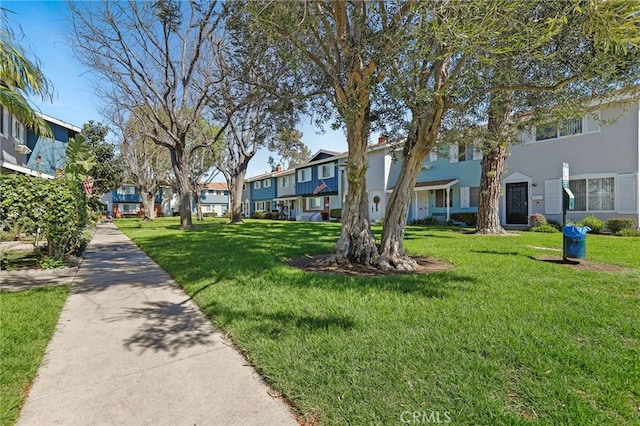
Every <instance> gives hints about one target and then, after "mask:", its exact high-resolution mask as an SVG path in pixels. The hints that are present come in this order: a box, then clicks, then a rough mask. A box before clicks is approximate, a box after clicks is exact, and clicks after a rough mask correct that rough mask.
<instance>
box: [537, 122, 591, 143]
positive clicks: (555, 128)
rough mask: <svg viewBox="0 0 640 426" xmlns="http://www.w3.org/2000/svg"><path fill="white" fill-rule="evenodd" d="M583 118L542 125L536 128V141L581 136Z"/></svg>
mask: <svg viewBox="0 0 640 426" xmlns="http://www.w3.org/2000/svg"><path fill="white" fill-rule="evenodd" d="M582 121H583V120H582V118H571V119H568V120H560V121H558V122H556V123H547V124H542V125H540V126H537V127H536V141H544V140H547V139H556V138H561V137H565V136H573V135H579V134H581V133H583V131H582V127H583V126H582V124H583V123H582Z"/></svg>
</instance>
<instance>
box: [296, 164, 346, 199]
mask: <svg viewBox="0 0 640 426" xmlns="http://www.w3.org/2000/svg"><path fill="white" fill-rule="evenodd" d="M326 164H329V165H331V167H332V168H333V176H332V177H329V178H320V177H319V175H318V168H319V167H321V166H322V165H326ZM302 169H311V179H310V180H309V181H306V182H301V181H300V170H302ZM321 181H322V182H324V184H325V185H326V186H327V188H324V189H322V191H321V192H320V193H319V194H323V195H326V194H334V193H335V194H337V193H338V182H339V180H338V167H337V163H336V160H333V161H331V162H326V163H321V164H314V165H303V166H300V167H297V168H296V195H319V194H314V192H315V191H316V189H317V188H318V186H319V185H321V184H322V182H321Z"/></svg>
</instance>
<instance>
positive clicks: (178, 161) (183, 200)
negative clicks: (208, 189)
mask: <svg viewBox="0 0 640 426" xmlns="http://www.w3.org/2000/svg"><path fill="white" fill-rule="evenodd" d="M169 151H170V153H171V166H172V167H173V173H174V174H175V175H176V181H177V182H176V183H177V187H178V197H179V199H180V228H183V229H185V228H191V227H192V226H193V221H192V220H191V182H190V179H189V164H188V161H187V160H188V159H187V158H185V157H186V156H185V153H184V152H183V150H182V149H181V147H180V146H179V145H178V146H176V147H174V148H172V149H170V150H169Z"/></svg>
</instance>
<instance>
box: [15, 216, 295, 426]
mask: <svg viewBox="0 0 640 426" xmlns="http://www.w3.org/2000/svg"><path fill="white" fill-rule="evenodd" d="M268 391H269V389H268V387H267V386H266V385H265V384H264V383H263V382H262V380H261V379H260V377H259V376H258V375H257V373H256V372H255V371H254V370H253V368H251V367H250V366H247V365H246V361H245V360H244V358H243V357H242V356H241V355H240V354H239V353H238V352H237V351H236V350H235V349H234V348H233V347H231V346H229V343H228V342H226V341H225V340H224V339H223V337H222V336H221V334H220V332H219V331H218V330H216V329H215V328H214V327H213V326H212V325H211V323H210V322H209V320H208V319H207V318H206V317H205V316H204V315H203V314H202V313H201V312H200V310H199V309H198V308H197V306H196V305H195V304H194V303H193V302H192V301H191V300H189V298H188V297H187V296H186V294H185V293H184V292H183V291H182V290H181V289H180V288H179V286H178V285H177V284H176V283H175V282H174V281H173V280H171V278H170V277H169V276H168V275H167V274H166V273H165V272H164V271H163V270H162V269H161V268H160V267H159V266H158V265H156V264H155V263H154V262H153V261H152V260H151V259H150V258H149V257H147V255H145V254H144V253H143V252H142V251H141V250H140V249H138V248H137V247H136V246H135V245H134V244H133V243H132V242H131V240H130V239H129V238H127V237H126V236H125V235H124V234H123V233H122V232H120V231H119V230H118V229H117V228H116V227H115V225H113V224H111V223H106V224H101V225H99V227H98V230H97V232H96V234H95V236H94V237H93V239H92V240H91V243H90V244H89V246H88V248H87V251H86V255H85V259H84V261H83V262H82V265H81V266H80V269H79V271H78V274H77V276H76V279H75V281H74V283H73V288H72V292H71V295H70V296H69V299H68V300H67V303H66V304H65V307H64V309H63V311H62V314H61V317H60V321H59V322H58V326H57V329H56V332H55V334H54V336H53V339H52V340H51V342H50V344H49V346H48V348H47V354H46V355H45V360H44V363H43V365H42V366H41V367H40V370H39V372H38V377H37V378H36V380H35V383H34V385H33V388H32V389H31V391H30V394H29V397H28V399H27V402H26V404H25V406H24V407H23V409H22V413H21V416H20V419H19V420H18V425H112V424H118V425H136V426H137V425H189V426H193V425H295V424H297V423H296V421H295V419H294V417H293V416H292V414H291V413H290V412H289V410H288V407H287V405H286V404H285V403H283V402H282V401H280V400H278V399H274V398H272V397H271V396H270V395H269V393H268Z"/></svg>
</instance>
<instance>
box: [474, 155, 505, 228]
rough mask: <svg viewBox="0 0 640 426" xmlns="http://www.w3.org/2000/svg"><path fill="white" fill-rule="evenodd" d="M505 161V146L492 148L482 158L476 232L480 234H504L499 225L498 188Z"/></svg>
mask: <svg viewBox="0 0 640 426" xmlns="http://www.w3.org/2000/svg"><path fill="white" fill-rule="evenodd" d="M506 159H507V147H506V146H492V147H490V149H489V150H488V152H485V153H484V154H483V156H482V161H481V163H480V164H481V167H482V173H481V174H480V198H479V200H478V217H477V221H476V232H477V233H480V234H505V233H506V231H505V230H504V228H503V227H502V224H501V223H500V213H499V212H500V210H499V208H500V188H501V182H502V175H503V174H504V163H505V160H506Z"/></svg>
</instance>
